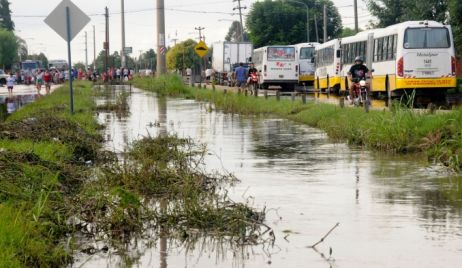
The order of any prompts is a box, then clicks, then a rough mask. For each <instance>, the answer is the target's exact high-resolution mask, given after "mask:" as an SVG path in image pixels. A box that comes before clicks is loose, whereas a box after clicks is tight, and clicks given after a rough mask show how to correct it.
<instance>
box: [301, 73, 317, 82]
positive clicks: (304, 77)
mask: <svg viewBox="0 0 462 268" xmlns="http://www.w3.org/2000/svg"><path fill="white" fill-rule="evenodd" d="M299 81H300V82H313V81H314V75H303V74H301V75H300V78H299Z"/></svg>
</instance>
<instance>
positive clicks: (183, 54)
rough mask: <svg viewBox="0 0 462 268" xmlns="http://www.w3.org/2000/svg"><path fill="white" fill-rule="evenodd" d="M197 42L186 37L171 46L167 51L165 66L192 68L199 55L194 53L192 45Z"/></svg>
mask: <svg viewBox="0 0 462 268" xmlns="http://www.w3.org/2000/svg"><path fill="white" fill-rule="evenodd" d="M196 45H197V42H196V41H194V40H192V39H188V40H186V41H183V42H181V43H179V44H177V45H176V46H174V47H172V48H171V49H170V50H169V51H168V52H167V67H168V69H169V70H184V69H186V68H192V67H193V66H194V64H195V63H197V62H199V60H200V58H199V56H197V55H196V53H194V47H195V46H196Z"/></svg>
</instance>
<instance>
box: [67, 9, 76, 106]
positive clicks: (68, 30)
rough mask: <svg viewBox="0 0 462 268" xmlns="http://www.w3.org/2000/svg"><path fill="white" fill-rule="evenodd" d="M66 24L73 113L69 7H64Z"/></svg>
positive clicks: (71, 96) (71, 95) (72, 98)
mask: <svg viewBox="0 0 462 268" xmlns="http://www.w3.org/2000/svg"><path fill="white" fill-rule="evenodd" d="M66 20H67V22H66V25H67V56H68V60H69V71H68V72H69V94H70V98H71V104H70V106H71V114H74V88H73V87H72V80H73V79H72V55H71V14H70V12H69V7H66Z"/></svg>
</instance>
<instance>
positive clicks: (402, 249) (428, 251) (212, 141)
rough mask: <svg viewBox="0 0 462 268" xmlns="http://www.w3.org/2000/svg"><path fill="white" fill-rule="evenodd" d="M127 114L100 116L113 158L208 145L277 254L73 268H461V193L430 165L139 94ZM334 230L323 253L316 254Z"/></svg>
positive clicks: (153, 258) (174, 250) (173, 250)
mask: <svg viewBox="0 0 462 268" xmlns="http://www.w3.org/2000/svg"><path fill="white" fill-rule="evenodd" d="M129 102H130V107H131V114H130V116H128V117H127V118H118V117H117V116H116V115H113V114H104V113H103V114H100V115H99V120H100V121H101V122H103V123H106V124H107V125H108V127H107V129H106V133H105V135H106V138H107V140H108V142H107V147H108V148H110V149H113V150H115V151H119V152H120V151H123V149H124V147H125V145H126V144H127V142H130V141H132V140H135V139H138V138H140V137H142V136H144V135H148V134H150V135H156V134H158V133H160V132H161V133H166V132H169V133H176V134H178V135H180V136H185V137H191V138H193V139H195V140H198V141H200V142H203V143H207V144H208V146H209V149H210V151H211V152H212V154H211V155H210V156H209V158H208V159H207V163H208V165H209V168H216V169H219V168H225V169H226V170H228V171H231V172H234V173H235V174H236V175H237V177H238V178H239V179H241V181H242V182H241V183H240V184H238V185H237V186H236V187H234V188H233V189H231V190H230V194H231V195H232V196H233V198H234V200H236V201H244V202H250V203H252V204H254V206H256V207H259V208H262V207H264V206H266V207H267V208H268V209H269V211H268V215H267V218H268V220H267V223H268V224H269V225H270V226H271V227H272V228H274V229H275V233H276V236H277V240H276V244H275V246H274V247H270V246H265V247H262V246H258V247H253V248H245V249H241V250H238V251H237V252H233V251H231V250H228V249H227V247H226V245H219V246H217V245H216V244H214V243H204V244H200V245H196V247H195V248H194V249H189V250H186V249H185V248H184V247H183V246H180V245H178V243H176V242H175V241H165V240H164V241H162V243H158V244H157V245H154V246H153V247H149V246H146V245H145V243H143V242H138V247H134V246H133V245H132V246H131V247H130V253H129V255H130V256H132V258H131V260H130V261H127V259H126V257H125V260H122V258H120V257H119V256H118V254H117V253H104V254H103V253H101V254H97V255H95V256H91V257H90V258H89V257H88V256H83V255H79V256H78V257H79V258H80V259H79V261H78V263H77V264H76V266H75V267H79V266H80V265H81V264H83V263H84V262H85V263H84V264H83V265H82V266H83V267H126V266H129V265H127V263H134V264H133V266H134V267H162V268H164V267H283V268H289V267H460V265H462V181H461V179H460V178H456V177H452V176H450V174H448V173H447V172H445V170H444V169H443V168H440V167H435V166H430V165H428V163H427V162H426V161H425V160H424V159H423V158H420V157H416V156H411V157H398V156H393V155H384V154H377V153H371V152H368V151H364V150H361V149H359V148H351V147H349V146H347V145H345V144H335V143H333V142H332V141H331V140H329V139H328V138H327V137H326V135H325V134H324V133H323V132H322V131H319V130H317V129H313V128H310V127H307V126H304V125H299V124H296V123H293V122H289V121H286V120H279V119H272V118H255V117H250V118H249V117H241V116H238V115H230V114H222V113H220V112H210V109H209V105H208V104H204V103H197V102H195V101H191V100H178V99H168V100H165V99H164V100H161V99H157V98H156V97H155V95H154V94H151V93H146V92H141V91H139V90H134V91H133V93H132V95H131V96H130V99H129ZM337 222H338V223H340V225H339V227H338V228H336V229H335V230H334V231H333V232H332V233H331V234H330V235H329V236H328V237H327V238H326V240H325V241H324V242H323V243H321V244H320V245H319V246H318V247H317V250H318V251H314V250H313V249H310V248H308V247H307V246H309V245H312V244H314V243H315V242H317V241H318V240H319V239H320V238H321V237H322V236H323V235H324V234H325V233H327V231H329V229H331V228H332V227H333V226H334V225H335V224H336V223H337ZM165 243H166V244H165ZM164 248H167V251H164V250H161V249H164ZM330 250H332V255H331V256H330V255H329V252H330Z"/></svg>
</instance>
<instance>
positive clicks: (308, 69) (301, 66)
mask: <svg viewBox="0 0 462 268" xmlns="http://www.w3.org/2000/svg"><path fill="white" fill-rule="evenodd" d="M317 46H319V43H300V44H296V45H295V47H296V49H297V60H298V73H299V75H298V84H299V85H308V86H312V85H313V84H314V72H315V70H316V68H315V65H314V62H313V58H314V53H315V51H314V50H315V48H316V47H317Z"/></svg>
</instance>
